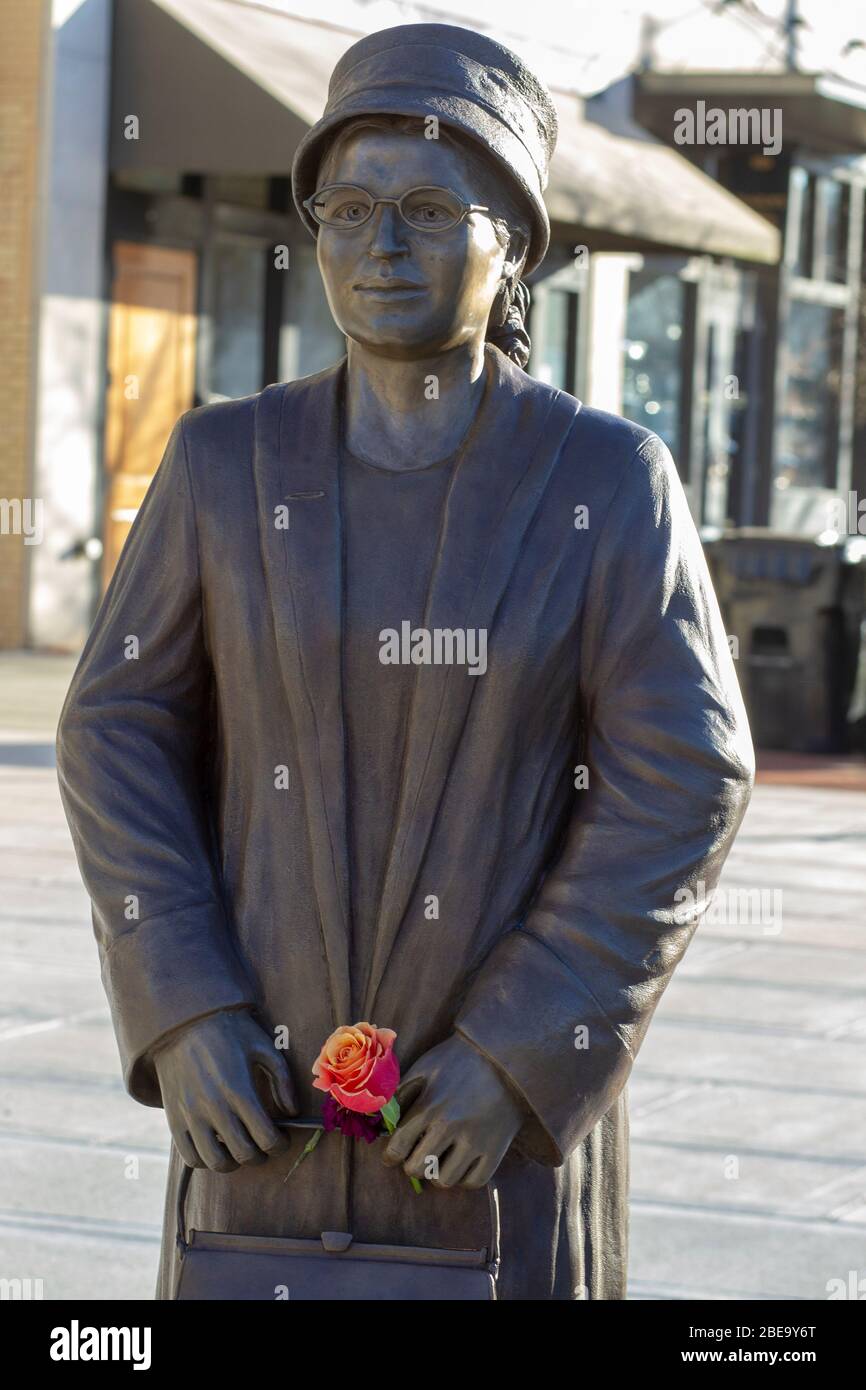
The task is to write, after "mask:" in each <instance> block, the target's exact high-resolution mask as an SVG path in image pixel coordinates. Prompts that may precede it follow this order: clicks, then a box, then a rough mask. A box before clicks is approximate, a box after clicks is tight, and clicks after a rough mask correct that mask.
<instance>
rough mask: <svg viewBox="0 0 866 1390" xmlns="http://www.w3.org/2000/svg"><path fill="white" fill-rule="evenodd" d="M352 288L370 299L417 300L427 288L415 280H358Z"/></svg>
mask: <svg viewBox="0 0 866 1390" xmlns="http://www.w3.org/2000/svg"><path fill="white" fill-rule="evenodd" d="M354 288H355V290H356V291H357V292H358V293H359V294H365V295H368V296H369V297H370V298H371V299H388V300H391V299H417V298H418V296H419V295H422V294H426V293H427V286H426V285H421V284H419V283H418V282H417V280H397V279H394V280H359V281H358V283H357V284H356V285H355V286H354Z"/></svg>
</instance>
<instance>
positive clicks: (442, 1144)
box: [403, 1128, 451, 1178]
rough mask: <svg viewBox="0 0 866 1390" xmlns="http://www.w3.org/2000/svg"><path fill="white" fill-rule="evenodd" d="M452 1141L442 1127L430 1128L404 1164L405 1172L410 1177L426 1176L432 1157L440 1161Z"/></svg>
mask: <svg viewBox="0 0 866 1390" xmlns="http://www.w3.org/2000/svg"><path fill="white" fill-rule="evenodd" d="M450 1142H451V1141H450V1140H449V1139H448V1138H447V1136H446V1135H445V1133H444V1132H443V1131H442V1130H441V1129H440V1130H437V1129H435V1128H430V1129H428V1131H427V1133H426V1134H424V1135H423V1136H422V1138H421V1139H420V1140H419V1142H418V1143H417V1144H416V1145H415V1147H414V1149H413V1150H412V1152H411V1154H410V1155H409V1157H408V1158H407V1159H406V1162H405V1163H404V1164H403V1172H404V1173H406V1174H408V1176H409V1177H410V1178H426V1177H427V1175H428V1173H429V1171H430V1167H431V1159H436V1160H437V1161H439V1160H440V1159H441V1158H442V1157H443V1155H444V1153H445V1151H446V1149H447V1148H448V1147H449V1145H450ZM434 1171H435V1170H434Z"/></svg>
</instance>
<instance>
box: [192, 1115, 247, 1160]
mask: <svg viewBox="0 0 866 1390" xmlns="http://www.w3.org/2000/svg"><path fill="white" fill-rule="evenodd" d="M190 1134H191V1136H192V1141H193V1143H194V1144H195V1146H196V1148H197V1149H198V1151H199V1153H200V1154H201V1157H202V1159H203V1160H204V1166H205V1167H206V1168H210V1169H211V1170H212V1171H213V1172H214V1173H234V1172H235V1171H236V1169H237V1167H238V1164H237V1163H235V1161H234V1159H233V1158H232V1156H231V1154H230V1153H229V1151H228V1149H227V1148H226V1147H225V1145H224V1144H222V1143H221V1142H220V1140H219V1138H218V1137H217V1134H216V1133H215V1132H214V1130H213V1129H212V1128H211V1127H210V1125H209V1124H207V1123H206V1122H204V1121H201V1122H199V1123H198V1124H196V1125H193V1127H192V1128H191V1130H190Z"/></svg>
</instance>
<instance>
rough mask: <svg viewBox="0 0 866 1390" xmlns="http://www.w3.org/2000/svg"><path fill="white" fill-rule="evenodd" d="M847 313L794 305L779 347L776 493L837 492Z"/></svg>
mask: <svg viewBox="0 0 866 1390" xmlns="http://www.w3.org/2000/svg"><path fill="white" fill-rule="evenodd" d="M843 327H844V310H843V309H841V308H835V307H832V306H830V305H826V304H816V303H812V302H811V301H806V300H800V299H793V300H792V301H791V304H790V310H789V313H788V320H787V324H786V325H785V332H784V334H783V337H782V341H781V343H780V345H779V352H780V363H781V369H782V373H783V388H782V396H781V401H780V408H779V416H778V425H777V438H776V464H775V472H776V479H775V482H776V487H777V489H779V490H784V489H786V488H788V487H794V486H796V487H832V486H833V485H834V484H835V481H836V463H837V455H838V447H839V395H840V388H841V382H842V330H843Z"/></svg>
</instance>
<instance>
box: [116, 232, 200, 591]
mask: <svg viewBox="0 0 866 1390" xmlns="http://www.w3.org/2000/svg"><path fill="white" fill-rule="evenodd" d="M113 262H114V277H113V283H112V292H111V312H110V319H109V336H108V370H109V384H108V395H107V401H106V434H105V471H106V479H105V518H104V528H103V534H104V538H105V540H104V544H105V550H104V556H103V584H107V583H108V581H109V579H110V578H111V575H112V573H113V570H114V566H115V565H116V563H117V557H118V555H119V554H120V551H121V549H122V547H123V543H124V541H125V540H126V537H127V534H128V532H129V528H130V526H131V525H132V522H133V521H134V519H135V515H136V513H137V511H138V509H139V507H140V506H141V503H142V500H143V498H144V494H145V493H146V492H147V489H148V487H149V485H150V481H151V479H152V478H153V475H154V473H155V472H156V470H157V468H158V467H159V462H160V459H161V458H162V455H163V451H164V449H165V445H166V442H167V440H168V436H169V434H170V433H171V429H172V426H173V425H174V423H175V421H176V420H177V418H178V416H179V415H182V414H183V412H184V411H185V410H189V408H190V406H191V405H192V403H193V392H194V389H195V337H196V253H195V252H194V251H176V250H172V249H169V248H167V247H164V246H145V245H138V244H136V243H133V242H127V241H117V242H115V243H114V248H113Z"/></svg>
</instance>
